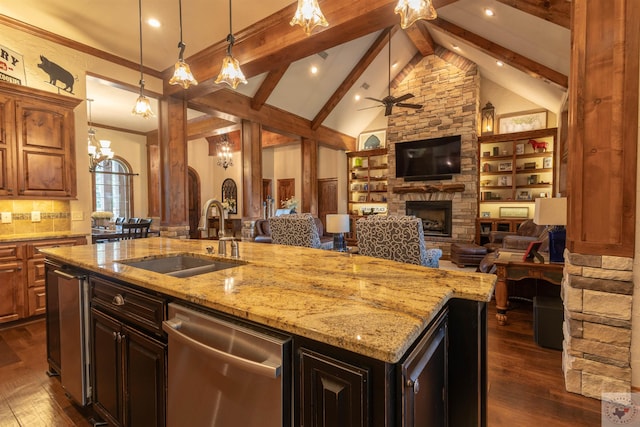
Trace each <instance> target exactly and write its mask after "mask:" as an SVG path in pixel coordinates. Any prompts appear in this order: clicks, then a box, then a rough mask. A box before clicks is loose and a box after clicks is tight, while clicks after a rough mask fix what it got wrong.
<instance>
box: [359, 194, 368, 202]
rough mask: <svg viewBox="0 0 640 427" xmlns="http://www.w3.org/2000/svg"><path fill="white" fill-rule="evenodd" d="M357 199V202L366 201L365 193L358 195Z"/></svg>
mask: <svg viewBox="0 0 640 427" xmlns="http://www.w3.org/2000/svg"><path fill="white" fill-rule="evenodd" d="M358 201H359V202H366V201H367V196H365V195H361V196H358Z"/></svg>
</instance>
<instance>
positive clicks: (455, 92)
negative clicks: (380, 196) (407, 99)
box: [387, 47, 480, 259]
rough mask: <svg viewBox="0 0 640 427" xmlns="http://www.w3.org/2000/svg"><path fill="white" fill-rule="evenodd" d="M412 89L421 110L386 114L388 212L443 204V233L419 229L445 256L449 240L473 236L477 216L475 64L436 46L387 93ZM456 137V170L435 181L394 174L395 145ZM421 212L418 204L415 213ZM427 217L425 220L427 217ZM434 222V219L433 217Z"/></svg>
mask: <svg viewBox="0 0 640 427" xmlns="http://www.w3.org/2000/svg"><path fill="white" fill-rule="evenodd" d="M403 93H412V94H414V98H413V99H412V102H413V101H415V102H416V103H418V104H422V105H423V108H422V109H420V110H417V111H414V110H406V109H402V108H394V111H393V114H391V115H390V116H389V117H388V126H387V145H388V149H389V180H388V183H389V192H388V194H387V200H388V202H387V204H388V211H389V214H391V215H405V214H409V215H412V214H413V215H416V216H419V217H422V215H421V214H420V213H418V214H416V213H412V212H413V209H415V207H414V203H415V202H418V203H419V205H420V204H421V203H425V202H427V203H437V204H440V203H443V202H444V203H446V204H447V205H449V206H450V216H449V219H447V218H442V219H443V220H444V221H446V222H449V221H450V225H449V228H448V229H447V230H446V231H441V230H437V231H435V230H431V231H428V230H427V228H429V227H425V242H426V244H427V247H433V248H440V249H442V251H443V256H444V257H445V259H446V257H448V256H449V254H450V247H451V243H454V242H472V241H473V240H474V239H475V229H476V218H477V216H478V139H477V134H478V129H477V126H478V124H477V118H478V111H479V104H480V101H479V98H480V74H479V72H478V68H477V66H476V64H474V63H473V62H471V61H468V60H466V59H465V58H462V57H460V56H458V55H456V54H455V53H453V52H450V51H449V50H447V49H445V48H443V47H438V48H436V52H435V55H430V56H427V57H425V58H423V59H422V60H421V61H420V62H419V63H417V64H415V66H414V68H413V69H412V70H411V71H410V72H409V74H408V75H407V77H406V78H404V79H403V80H402V82H401V83H400V84H399V85H398V86H397V87H396V88H395V89H393V93H392V95H399V94H403ZM451 135H460V138H461V143H462V145H461V159H460V166H461V173H459V174H454V175H453V176H452V178H451V179H443V180H440V181H405V180H404V179H403V178H397V177H396V176H395V169H396V164H395V156H396V152H395V143H396V142H405V141H415V140H420V139H429V138H438V137H442V136H451ZM420 210H422V208H419V209H418V211H420ZM428 219H431V218H428ZM436 220H440V219H436Z"/></svg>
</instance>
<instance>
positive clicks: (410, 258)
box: [356, 215, 442, 268]
mask: <svg viewBox="0 0 640 427" xmlns="http://www.w3.org/2000/svg"><path fill="white" fill-rule="evenodd" d="M356 235H357V238H358V253H359V254H361V255H367V256H373V257H377V258H384V259H389V260H392V261H399V262H406V263H410V264H418V265H424V266H426V267H434V268H438V267H439V261H440V257H441V256H442V250H441V249H427V248H426V245H425V242H424V230H423V228H422V220H420V219H419V218H416V217H413V216H383V215H371V216H369V217H367V218H360V219H359V220H357V221H356Z"/></svg>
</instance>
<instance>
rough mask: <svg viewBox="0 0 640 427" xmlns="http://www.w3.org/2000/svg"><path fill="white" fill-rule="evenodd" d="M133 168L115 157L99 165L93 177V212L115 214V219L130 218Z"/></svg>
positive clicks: (131, 211)
mask: <svg viewBox="0 0 640 427" xmlns="http://www.w3.org/2000/svg"><path fill="white" fill-rule="evenodd" d="M133 175H134V174H133V173H132V172H131V166H130V165H129V164H128V163H127V162H126V161H125V160H124V159H122V158H118V157H115V158H113V159H111V160H103V161H101V162H99V163H98V165H97V166H96V168H95V172H94V173H93V174H92V176H93V210H94V211H106V212H113V217H114V219H115V218H118V217H123V218H130V217H131V216H132V213H133V185H132V182H131V181H132V179H131V178H132V176H133Z"/></svg>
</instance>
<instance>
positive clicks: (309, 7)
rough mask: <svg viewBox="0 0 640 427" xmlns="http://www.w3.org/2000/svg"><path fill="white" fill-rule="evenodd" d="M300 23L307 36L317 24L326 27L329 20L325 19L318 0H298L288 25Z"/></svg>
mask: <svg viewBox="0 0 640 427" xmlns="http://www.w3.org/2000/svg"><path fill="white" fill-rule="evenodd" d="M296 24H297V25H300V26H301V27H302V29H303V30H304V32H305V33H306V34H307V35H308V36H309V35H311V32H312V31H313V29H314V28H315V27H317V26H318V25H320V26H323V27H328V26H329V22H327V20H326V19H325V17H324V15H323V14H322V11H321V10H320V6H318V0H298V9H297V10H296V14H295V15H294V16H293V18H292V19H291V22H289V25H291V26H294V25H296Z"/></svg>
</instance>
